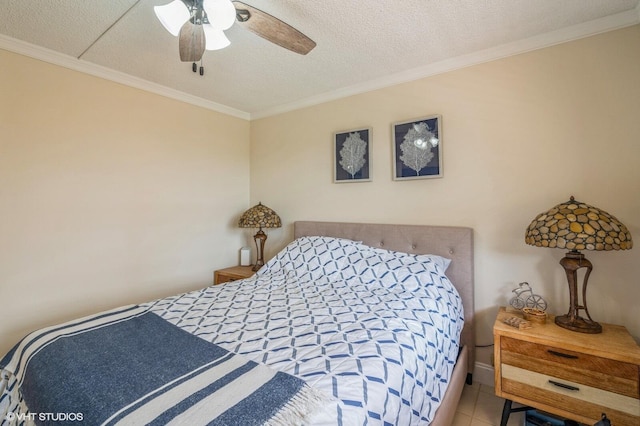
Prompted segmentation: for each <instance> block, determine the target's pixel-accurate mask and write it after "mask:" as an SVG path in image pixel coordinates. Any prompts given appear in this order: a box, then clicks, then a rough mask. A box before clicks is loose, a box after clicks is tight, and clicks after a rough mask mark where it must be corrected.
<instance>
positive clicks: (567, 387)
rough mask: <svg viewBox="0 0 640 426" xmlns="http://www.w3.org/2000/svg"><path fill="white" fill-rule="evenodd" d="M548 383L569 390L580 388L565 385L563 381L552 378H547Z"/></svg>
mask: <svg viewBox="0 0 640 426" xmlns="http://www.w3.org/2000/svg"><path fill="white" fill-rule="evenodd" d="M549 383H551V384H552V385H554V386H558V387H559V388H563V389H567V390H570V391H579V390H580V388H577V387H575V386H571V385H567V384H565V383H560V382H556V381H554V380H549Z"/></svg>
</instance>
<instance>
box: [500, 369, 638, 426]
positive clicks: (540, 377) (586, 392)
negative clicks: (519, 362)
mask: <svg viewBox="0 0 640 426" xmlns="http://www.w3.org/2000/svg"><path fill="white" fill-rule="evenodd" d="M501 372H502V383H501V385H502V390H503V391H504V392H506V393H509V394H514V395H527V398H529V399H532V400H534V401H539V402H542V403H544V404H547V405H548V406H551V407H562V408H563V409H564V410H567V411H569V412H573V413H575V414H577V415H581V416H587V417H590V418H598V416H599V415H600V414H601V413H604V412H606V413H607V416H608V417H609V419H611V421H612V424H616V425H635V424H637V421H638V417H640V401H639V400H638V399H637V398H633V397H630V396H626V395H621V394H619V393H614V392H610V391H606V390H603V389H602V387H601V386H600V387H592V386H588V385H585V384H582V383H577V382H572V381H570V380H564V379H560V378H557V377H554V376H551V375H547V374H541V373H538V372H535V371H533V369H532V368H526V369H525V368H520V367H515V366H513V365H509V364H504V363H503V364H502V365H501Z"/></svg>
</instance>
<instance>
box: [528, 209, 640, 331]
mask: <svg viewBox="0 0 640 426" xmlns="http://www.w3.org/2000/svg"><path fill="white" fill-rule="evenodd" d="M525 242H526V243H527V244H529V245H532V246H537V247H548V248H560V249H567V250H569V251H568V252H567V253H566V254H565V257H564V258H562V260H560V265H562V267H563V268H564V270H565V273H566V275H567V281H568V283H569V300H570V305H569V312H568V313H567V314H566V315H560V316H556V319H555V323H556V324H557V325H559V326H560V327H563V328H566V329H569V330H572V331H577V332H581V333H594V334H595V333H601V332H602V326H601V325H600V324H598V323H597V322H595V321H593V320H592V319H591V315H589V309H588V308H587V280H588V279H589V275H590V274H591V271H592V269H593V266H592V264H591V262H589V261H588V260H587V259H586V258H585V257H584V255H583V254H582V253H581V252H580V251H581V250H598V251H612V250H629V249H631V247H633V241H632V239H631V233H630V232H629V230H628V229H627V227H626V226H624V225H623V224H622V223H621V222H620V221H619V220H618V219H616V218H615V217H614V216H612V215H611V214H609V213H607V212H605V211H604V210H600V209H599V208H597V207H593V206H590V205H588V204H585V203H582V202H580V201H576V200H575V199H574V198H573V197H571V199H570V200H569V201H567V202H564V203H562V204H558V205H557V206H555V207H553V208H551V209H550V210H548V211H546V212H544V213H540V214H539V215H538V216H536V218H535V219H534V220H533V222H531V224H530V225H529V227H528V228H527V230H526V232H525ZM581 268H586V271H585V275H584V279H583V282H582V304H580V303H579V299H578V274H577V273H578V270H579V269H581ZM581 310H584V313H585V314H586V316H587V317H586V318H582V317H581V316H580V315H579V314H580V311H581Z"/></svg>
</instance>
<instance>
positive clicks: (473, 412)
mask: <svg viewBox="0 0 640 426" xmlns="http://www.w3.org/2000/svg"><path fill="white" fill-rule="evenodd" d="M503 405H504V399H502V398H499V397H497V396H496V395H495V393H494V390H493V387H490V386H487V385H483V384H479V383H474V384H472V385H465V388H464V390H463V391H462V397H461V398H460V403H459V404H458V410H457V412H456V416H455V418H454V420H453V425H452V426H496V425H500V417H501V416H502V406H503ZM514 407H517V405H516V404H514ZM523 424H524V413H523V412H518V413H512V414H511V415H510V416H509V423H508V426H522V425H523Z"/></svg>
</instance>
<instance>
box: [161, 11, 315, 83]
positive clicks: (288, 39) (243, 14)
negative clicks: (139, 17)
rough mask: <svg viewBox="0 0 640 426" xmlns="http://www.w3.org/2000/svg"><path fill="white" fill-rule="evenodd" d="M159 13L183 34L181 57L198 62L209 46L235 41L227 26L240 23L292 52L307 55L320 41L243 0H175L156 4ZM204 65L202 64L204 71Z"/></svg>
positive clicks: (165, 23)
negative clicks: (230, 36) (159, 4)
mask: <svg viewBox="0 0 640 426" xmlns="http://www.w3.org/2000/svg"><path fill="white" fill-rule="evenodd" d="M154 11H155V13H156V16H157V17H158V19H159V20H160V22H161V23H162V25H163V26H164V27H165V29H166V30H167V31H169V32H170V33H171V34H172V35H174V36H177V37H179V42H178V46H179V52H180V60H181V61H183V62H193V71H194V72H196V71H197V66H196V62H197V61H199V60H201V59H202V55H203V54H204V52H205V50H219V49H223V48H225V47H227V46H229V44H230V43H231V42H230V41H229V39H228V38H227V36H226V35H225V34H224V31H225V30H228V29H229V28H231V26H232V25H233V24H234V23H235V22H237V23H238V24H239V25H241V26H243V27H244V28H246V29H248V30H249V31H251V32H253V33H254V34H257V35H258V36H260V37H262V38H264V39H266V40H269V41H270V42H272V43H275V44H277V45H278V46H281V47H284V48H285V49H288V50H291V51H292V52H296V53H299V54H301V55H306V54H307V53H309V52H310V51H311V50H312V49H313V48H314V47H315V46H316V43H315V42H314V41H313V40H311V39H310V38H309V37H307V36H306V35H304V34H302V33H301V32H300V31H298V30H296V29H295V28H293V27H292V26H290V25H288V24H286V23H284V22H282V21H281V20H280V19H278V18H276V17H274V16H272V15H270V14H268V13H266V12H263V11H261V10H259V9H256V8H254V7H252V6H249V5H248V4H245V3H242V2H240V1H231V0H173V1H172V2H171V3H168V4H165V5H163V6H155V7H154ZM203 74H204V68H203V67H202V66H200V75H203Z"/></svg>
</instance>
